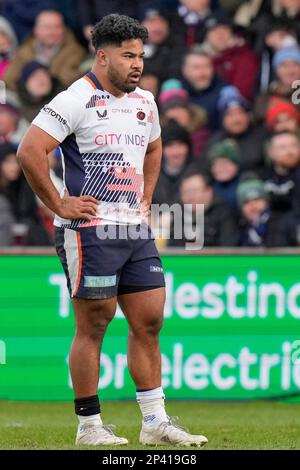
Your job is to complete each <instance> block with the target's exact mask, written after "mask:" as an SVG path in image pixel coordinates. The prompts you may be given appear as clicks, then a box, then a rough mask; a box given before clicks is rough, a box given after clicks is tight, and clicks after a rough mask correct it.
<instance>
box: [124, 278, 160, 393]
mask: <svg viewBox="0 0 300 470" xmlns="http://www.w3.org/2000/svg"><path fill="white" fill-rule="evenodd" d="M118 302H119V304H120V306H121V308H122V310H123V312H124V315H125V316H126V318H127V321H128V324H129V334H128V353H127V356H128V369H129V371H130V374H131V377H132V379H133V380H134V382H135V385H136V387H137V389H141V390H142V389H154V388H157V387H160V386H161V353H160V347H159V342H158V335H159V332H160V329H161V327H162V323H163V307H164V302H165V288H164V287H159V288H157V289H153V290H148V291H144V292H136V293H132V294H125V295H120V296H119V297H118Z"/></svg>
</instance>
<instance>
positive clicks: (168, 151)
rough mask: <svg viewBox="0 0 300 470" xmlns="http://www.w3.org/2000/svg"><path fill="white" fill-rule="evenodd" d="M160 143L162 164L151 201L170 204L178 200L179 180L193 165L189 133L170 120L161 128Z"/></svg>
mask: <svg viewBox="0 0 300 470" xmlns="http://www.w3.org/2000/svg"><path fill="white" fill-rule="evenodd" d="M162 144H163V159H162V166H161V172H160V175H159V178H158V182H157V185H156V189H155V191H154V196H153V202H154V203H156V204H162V203H166V204H169V205H172V204H173V203H176V202H179V186H180V183H181V180H182V178H183V177H184V175H185V174H186V172H187V171H189V170H190V168H193V166H194V164H193V163H192V160H193V158H192V155H191V142H190V137H189V133H188V131H187V130H186V129H185V128H184V127H182V126H180V125H179V124H178V123H177V122H176V121H173V120H171V121H169V122H168V123H167V124H166V125H165V126H164V127H163V128H162Z"/></svg>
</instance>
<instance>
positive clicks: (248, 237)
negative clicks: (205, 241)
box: [237, 175, 296, 248]
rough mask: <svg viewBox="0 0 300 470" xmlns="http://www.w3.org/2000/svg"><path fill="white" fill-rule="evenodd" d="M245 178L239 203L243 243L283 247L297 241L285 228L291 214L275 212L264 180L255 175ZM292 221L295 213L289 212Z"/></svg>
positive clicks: (241, 241) (240, 189) (254, 245)
mask: <svg viewBox="0 0 300 470" xmlns="http://www.w3.org/2000/svg"><path fill="white" fill-rule="evenodd" d="M247 178H248V177H246V179H245V180H244V181H241V183H240V184H239V186H238V189H237V197H238V203H239V207H240V210H241V215H242V217H241V220H240V246H249V247H267V248H270V247H280V246H291V245H293V244H295V242H294V241H293V239H294V240H295V238H296V237H294V235H293V234H292V233H289V232H288V231H287V230H285V223H286V222H287V219H286V217H287V214H282V213H278V212H275V211H272V209H271V206H270V200H269V195H268V193H267V191H266V189H265V187H264V184H263V181H261V180H260V179H259V178H258V177H255V175H253V176H251V177H250V178H249V179H247ZM288 216H289V223H290V222H291V218H292V219H293V220H294V221H295V223H296V219H295V218H294V215H293V214H292V213H291V212H289V213H288ZM295 223H294V224H292V225H295Z"/></svg>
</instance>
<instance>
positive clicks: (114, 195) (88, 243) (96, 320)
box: [18, 14, 207, 446]
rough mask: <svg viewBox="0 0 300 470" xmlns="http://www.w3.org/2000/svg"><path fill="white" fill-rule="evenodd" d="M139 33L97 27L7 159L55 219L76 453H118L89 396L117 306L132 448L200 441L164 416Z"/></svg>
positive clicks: (149, 103) (159, 281)
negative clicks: (133, 409) (134, 410)
mask: <svg viewBox="0 0 300 470" xmlns="http://www.w3.org/2000/svg"><path fill="white" fill-rule="evenodd" d="M147 35H148V33H147V30H146V29H145V27H143V26H142V25H141V24H140V23H138V22H137V21H136V20H134V19H132V18H129V17H127V16H123V15H117V14H112V15H108V16H106V17H104V18H103V19H102V20H101V21H100V22H98V23H97V24H96V25H95V26H94V28H93V33H92V41H93V45H94V48H95V61H94V64H93V67H92V70H91V71H90V72H88V73H87V74H86V75H85V76H84V77H82V78H80V79H79V80H77V81H76V82H75V83H73V84H72V85H71V86H70V87H69V88H68V89H67V90H66V91H63V92H62V93H60V94H58V95H57V96H56V97H55V98H54V99H53V100H52V101H51V102H50V103H49V104H47V105H46V106H44V108H43V109H42V110H41V111H40V113H39V114H38V116H37V117H36V118H35V119H34V120H33V123H32V125H31V127H30V128H29V130H28V131H27V133H26V135H25V136H24V138H23V140H22V142H21V144H20V147H19V150H18V158H19V161H20V163H21V166H22V168H23V171H24V173H25V175H26V177H27V180H28V182H29V183H30V185H31V187H32V188H33V190H34V191H35V192H36V194H37V195H38V197H39V198H40V199H41V200H42V201H43V202H44V204H45V205H46V206H47V207H49V209H51V210H52V211H53V212H54V213H55V214H56V216H55V221H54V224H55V245H56V250H57V254H58V256H59V258H60V260H61V263H62V266H63V268H64V271H65V274H66V278H67V284H68V289H69V292H70V296H71V298H72V304H73V308H74V313H75V322H76V332H75V337H74V341H73V343H72V347H71V351H70V357H69V364H70V371H71V377H72V383H73V388H74V393H75V413H76V414H77V416H78V419H79V425H78V431H77V437H76V443H77V444H78V445H124V444H127V443H128V441H127V439H126V438H125V437H118V436H116V435H115V434H114V433H113V431H112V430H111V429H110V428H109V427H107V426H105V425H104V424H103V422H102V419H101V412H100V403H99V398H98V394H97V393H98V383H99V371H100V352H101V345H102V341H103V337H104V335H105V331H106V329H107V326H108V324H109V323H110V321H111V320H112V319H113V317H114V315H115V311H116V306H117V302H118V303H119V305H120V307H121V308H122V311H123V313H124V315H125V317H126V319H127V321H128V324H129V335H128V368H129V371H130V374H131V377H132V379H133V381H134V383H135V385H136V389H137V392H136V397H137V402H138V404H139V406H140V409H141V413H142V417H143V419H142V428H141V433H140V442H141V443H142V444H144V445H160V444H163V445H166V444H167V443H169V444H171V445H186V446H190V445H195V446H201V445H203V444H205V443H206V442H207V439H206V437H204V436H201V435H192V434H190V433H188V432H187V431H185V430H183V429H182V428H180V427H179V426H177V425H176V424H175V423H174V421H173V420H172V419H171V418H170V417H169V416H168V415H167V413H166V410H165V404H164V400H165V395H164V392H163V389H162V387H161V352H160V348H159V341H158V335H159V331H160V329H161V327H162V323H163V308H164V301H165V287H164V286H165V282H164V275H163V270H162V265H161V261H160V258H159V254H158V252H157V249H156V247H155V244H154V240H153V237H152V235H151V230H150V228H149V227H148V225H147V224H146V219H147V215H148V214H149V211H150V206H151V199H152V194H153V191H154V188H155V185H156V182H157V179H158V175H159V171H160V162H161V154H162V150H161V139H160V125H159V117H158V111H157V107H156V104H155V102H154V98H153V95H152V94H151V93H150V92H148V91H144V90H142V89H140V88H138V83H139V80H140V78H141V74H142V71H143V56H144V47H143V45H144V43H145V41H146V40H147ZM57 146H59V147H60V149H61V153H62V161H63V168H64V192H63V194H59V193H58V192H57V190H56V189H55V186H54V185H53V183H52V182H51V179H50V177H49V167H48V160H47V155H48V154H49V152H51V151H52V150H53V149H55V148H56V147H57ZM143 221H144V222H143ZM137 235H138V236H137ZM41 321H42V319H41Z"/></svg>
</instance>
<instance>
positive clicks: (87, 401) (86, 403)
mask: <svg viewBox="0 0 300 470" xmlns="http://www.w3.org/2000/svg"><path fill="white" fill-rule="evenodd" d="M74 403H75V413H76V414H77V415H80V416H91V415H97V414H99V413H100V403H99V398H98V395H92V396H91V397H85V398H75V400H74Z"/></svg>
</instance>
